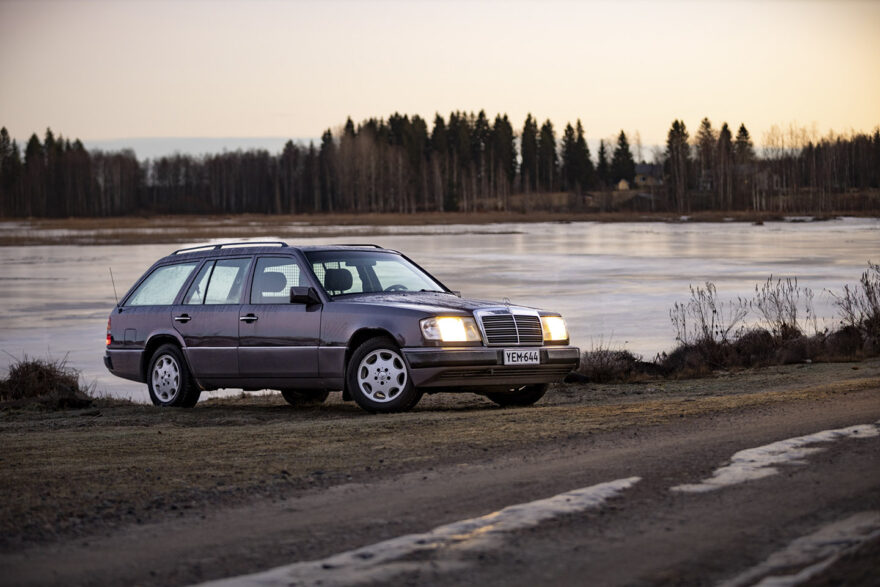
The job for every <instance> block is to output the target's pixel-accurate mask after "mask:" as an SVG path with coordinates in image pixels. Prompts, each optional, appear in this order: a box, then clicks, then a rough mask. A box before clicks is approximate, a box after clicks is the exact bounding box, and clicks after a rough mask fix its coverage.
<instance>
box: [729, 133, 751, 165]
mask: <svg viewBox="0 0 880 587" xmlns="http://www.w3.org/2000/svg"><path fill="white" fill-rule="evenodd" d="M733 149H734V153H735V154H736V162H737V164H738V165H746V164H748V163H751V162H752V160H753V159H754V158H755V147H754V145H753V144H752V137H751V136H749V131H748V129H746V125H745V124H740V125H739V130H738V131H736V142H735V143H734V145H733Z"/></svg>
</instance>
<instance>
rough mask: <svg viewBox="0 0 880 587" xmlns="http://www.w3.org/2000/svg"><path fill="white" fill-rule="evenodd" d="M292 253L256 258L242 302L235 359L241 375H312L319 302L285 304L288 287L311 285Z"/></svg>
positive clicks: (315, 368) (315, 362)
mask: <svg viewBox="0 0 880 587" xmlns="http://www.w3.org/2000/svg"><path fill="white" fill-rule="evenodd" d="M310 285H311V284H310V283H309V281H308V278H307V277H306V275H305V273H304V272H303V268H302V266H301V265H300V263H299V261H297V260H296V259H295V258H293V257H282V256H262V257H258V258H257V261H256V267H255V268H254V277H253V280H252V285H251V291H250V292H249V296H248V299H247V300H246V303H244V304H243V305H242V306H241V322H240V323H239V349H238V362H239V369H240V372H241V375H242V377H248V378H260V377H303V378H309V377H317V376H318V343H319V340H320V332H321V308H322V306H321V305H320V304H315V305H311V306H306V305H305V304H291V303H290V288H291V287H294V286H310Z"/></svg>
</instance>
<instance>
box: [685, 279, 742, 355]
mask: <svg viewBox="0 0 880 587" xmlns="http://www.w3.org/2000/svg"><path fill="white" fill-rule="evenodd" d="M690 290H691V299H690V300H688V301H687V302H685V303H680V302H676V303H675V305H674V306H673V307H672V309H671V310H670V311H669V319H670V321H671V322H672V327H673V328H674V329H675V333H676V336H675V339H676V340H677V341H679V342H681V343H682V344H684V345H695V344H699V343H704V342H707V341H714V342H729V341H730V339H731V337H735V336H736V335H737V334H738V333H739V332H741V330H742V328H743V326H742V321H743V319H744V318H745V317H746V315H748V313H749V302H748V301H747V300H744V299H742V298H737V299H736V300H732V301H730V302H719V301H718V292H717V290H716V289H715V284H714V283H712V282H710V281H707V282H706V287H705V289H704V288H702V287H700V286H696V287H694V286H693V285H692V286H690Z"/></svg>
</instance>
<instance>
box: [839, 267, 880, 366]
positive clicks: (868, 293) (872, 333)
mask: <svg viewBox="0 0 880 587" xmlns="http://www.w3.org/2000/svg"><path fill="white" fill-rule="evenodd" d="M831 295H832V296H834V298H835V301H834V303H835V305H836V306H837V308H838V312H839V313H840V319H841V320H840V321H841V324H842V325H843V326H844V327H846V326H851V327H853V328H855V329H857V330H858V331H859V332H860V333H861V334H862V336H863V337H864V338H865V342H866V343H867V344H869V345H871V346H872V347H873V350H875V351H876V350H877V349H880V265H877V264H876V263H871V262H870V261H868V269H867V270H866V271H865V272H864V273H862V276H861V278H860V279H859V285H858V286H853V287H850V286H849V285H844V286H843V295H840V296H838V295H835V294H833V293H832V294H831Z"/></svg>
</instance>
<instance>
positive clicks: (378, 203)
mask: <svg viewBox="0 0 880 587" xmlns="http://www.w3.org/2000/svg"><path fill="white" fill-rule="evenodd" d="M640 151H641V149H640V148H639V149H638V150H637V154H639V153H640ZM652 159H653V160H652V162H651V163H650V164H648V163H646V162H645V161H644V158H641V159H640V160H639V161H636V157H634V156H633V153H632V149H631V147H630V143H629V139H628V137H627V135H626V133H625V132H623V131H620V133H619V135H618V136H617V139H616V141H615V140H611V141H606V140H604V139H603V140H602V141H600V143H599V148H598V152H597V154H596V157H595V159H594V158H593V156H592V154H591V153H590V149H589V146H588V144H587V140H586V133H585V131H584V128H583V125H582V124H581V122H580V120H578V121H576V122H575V124H574V125H572V124H571V123H569V124H566V126H565V128H564V129H563V131H562V135H561V138H560V139H559V140H557V133H556V129H555V128H554V125H553V123H552V122H551V121H550V120H545V121H544V122H543V123H540V124H539V121H538V120H537V119H536V118H534V117H533V116H532V115H531V114H529V115H528V116H527V117H526V120H525V123H524V124H523V127H522V129H520V130H519V131H516V130H515V129H514V128H513V126H512V124H511V122H510V119H509V118H508V116H507V115H506V114H504V115H502V114H499V115H497V116H495V118H494V119H491V120H490V119H489V118H488V117H487V116H486V113H485V111H482V110H481V111H480V112H479V113H477V114H474V113H473V112H471V113H467V112H458V111H456V112H452V113H451V114H450V115H449V116H448V117H447V118H444V117H443V116H441V115H439V114H438V115H436V116H435V118H434V120H433V124H432V125H431V127H430V129H429V125H428V122H427V121H426V120H425V119H423V118H421V117H420V116H418V115H414V116H408V115H405V114H404V115H401V114H397V113H395V114H393V115H391V116H390V117H388V119H387V120H385V119H376V118H371V119H368V120H365V121H362V122H361V123H359V124H357V125H355V124H354V122H353V121H352V120H351V119H350V118H349V119H348V120H347V121H346V123H345V124H344V125H343V126H342V127H341V129H340V130H338V131H337V132H336V133H335V134H334V133H333V132H332V131H331V130H329V129H328V130H327V131H325V132H324V134H323V135H322V137H321V140H320V142H319V143H318V144H317V145H316V144H314V143H310V144H308V145H303V144H297V143H294V142H293V141H288V142H287V143H286V144H285V146H284V148H283V150H282V152H281V153H279V154H271V153H269V152H268V151H265V150H248V151H235V152H224V153H219V154H210V155H203V156H192V155H183V154H174V155H169V156H165V157H159V158H156V159H147V160H144V161H139V160H138V159H137V157H136V156H135V154H134V153H133V152H132V151H131V150H122V151H118V152H103V151H98V150H92V151H90V150H87V149H86V148H85V147H84V146H83V144H82V142H81V141H80V140H78V139H77V140H73V141H71V140H70V139H65V138H64V137H62V136H61V135H59V136H57V137H56V136H55V134H54V133H53V132H52V131H51V129H47V130H46V133H45V135H44V137H43V140H42V141H41V140H40V138H39V137H38V136H37V135H36V134H33V135H32V136H31V137H30V138H29V140H28V141H27V143H26V145H25V147H24V151H23V153H22V152H21V150H20V148H19V146H18V145H17V143H16V141H14V140H12V139H11V138H10V136H9V133H8V132H7V130H6V128H2V129H0V215H2V216H4V217H28V216H34V217H68V216H116V215H124V214H129V213H266V214H282V213H284V214H287V213H329V212H357V213H368V212H395V213H417V212H422V211H461V212H470V211H477V210H512V209H516V208H517V206H520V207H522V206H523V202H526V203H528V205H529V208H530V209H536V208H540V207H541V205H542V202H543V200H542V199H541V195H542V194H550V193H560V192H561V193H568V194H570V197H569V198H568V200H567V201H568V202H569V205H568V208H569V209H571V210H573V211H583V210H589V209H591V207H595V206H597V204H596V203H595V202H596V201H598V200H600V199H602V197H601V196H607V195H608V194H609V193H610V192H611V191H612V190H618V191H619V193H620V194H621V195H622V196H624V197H619V198H614V199H613V202H614V204H613V206H614V207H619V208H623V209H625V208H627V207H630V208H635V207H639V206H641V207H642V208H644V207H646V206H650V208H651V209H654V210H671V211H678V212H690V211H696V210H725V211H727V210H731V211H732V210H754V211H765V210H779V211H783V212H796V211H805V212H818V211H831V210H848V209H850V210H851V209H869V210H876V209H877V208H878V198H877V195H876V193H874V192H876V190H877V188H878V187H880V129H878V130H874V132H873V134H866V133H851V134H850V135H849V136H842V135H834V134H829V135H828V136H826V137H822V138H818V137H816V136H815V133H814V132H813V133H811V132H810V131H808V130H806V129H799V128H795V127H791V128H789V129H788V130H787V131H783V130H781V129H779V128H777V127H774V128H773V129H771V131H770V132H768V133H767V134H766V135H765V137H764V144H763V147H762V148H761V149H760V150H757V149H756V148H755V145H754V143H753V140H752V138H751V136H750V134H749V131H748V129H747V128H746V126H745V125H744V124H741V125H740V126H739V127H738V129H737V130H736V133H734V132H733V130H732V129H731V127H729V126H728V124H727V123H723V124H722V126H721V127H720V129H718V130H715V128H714V127H713V126H712V123H711V121H709V119H708V118H705V119H703V120H702V121H701V123H700V125H699V127H698V129H697V132H696V133H695V135H694V137H693V138H691V137H690V134H689V132H688V130H687V128H686V126H685V123H684V122H683V121H680V120H675V121H673V123H672V125H671V127H670V129H669V131H668V134H667V142H666V148H665V150H661V149H657V150H655V152H654V153H653V158H652ZM871 190H874V192H872V191H871ZM627 195H629V196H631V197H630V198H627V197H626V196H627ZM513 196H516V198H514V197H513ZM603 201H609V200H608V198H607V197H604V199H603Z"/></svg>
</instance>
